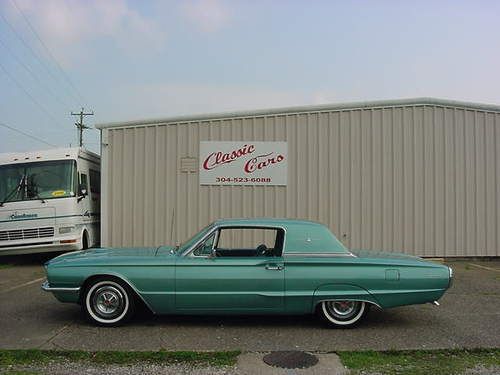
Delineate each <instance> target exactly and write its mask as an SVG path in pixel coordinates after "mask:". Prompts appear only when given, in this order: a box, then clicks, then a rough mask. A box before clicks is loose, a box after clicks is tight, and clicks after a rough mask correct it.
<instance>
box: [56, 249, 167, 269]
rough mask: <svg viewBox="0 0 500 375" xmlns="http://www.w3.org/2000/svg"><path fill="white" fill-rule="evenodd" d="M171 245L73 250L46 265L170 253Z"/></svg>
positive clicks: (146, 256)
mask: <svg viewBox="0 0 500 375" xmlns="http://www.w3.org/2000/svg"><path fill="white" fill-rule="evenodd" d="M172 249H173V247H171V246H161V247H131V248H99V249H89V250H80V251H73V252H71V253H66V254H62V255H59V256H58V257H55V258H53V259H51V260H49V261H48V262H47V263H46V265H49V264H50V265H54V264H59V263H67V262H72V261H85V260H88V261H92V260H102V259H110V260H111V259H118V258H130V257H135V258H150V257H154V256H156V255H165V254H169V253H170V250H172Z"/></svg>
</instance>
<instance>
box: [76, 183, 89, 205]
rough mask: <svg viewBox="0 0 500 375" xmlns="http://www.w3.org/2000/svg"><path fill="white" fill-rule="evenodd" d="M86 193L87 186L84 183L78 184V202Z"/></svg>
mask: <svg viewBox="0 0 500 375" xmlns="http://www.w3.org/2000/svg"><path fill="white" fill-rule="evenodd" d="M87 195H88V193H87V188H86V187H85V185H80V186H79V187H78V202H80V201H81V200H82V199H83V198H85V197H86V196H87Z"/></svg>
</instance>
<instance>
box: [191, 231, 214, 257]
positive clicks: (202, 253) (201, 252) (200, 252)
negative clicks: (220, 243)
mask: <svg viewBox="0 0 500 375" xmlns="http://www.w3.org/2000/svg"><path fill="white" fill-rule="evenodd" d="M214 239H215V233H213V234H212V235H211V236H210V237H208V238H207V239H206V240H205V241H204V242H202V243H201V244H199V245H198V247H197V248H196V249H194V250H193V252H192V253H191V254H192V255H193V256H196V257H206V256H209V255H210V254H211V253H212V248H213V246H214Z"/></svg>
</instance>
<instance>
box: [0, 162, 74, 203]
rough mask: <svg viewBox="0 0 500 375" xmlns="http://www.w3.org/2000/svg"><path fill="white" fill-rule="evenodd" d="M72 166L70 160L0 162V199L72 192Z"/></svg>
mask: <svg viewBox="0 0 500 375" xmlns="http://www.w3.org/2000/svg"><path fill="white" fill-rule="evenodd" d="M75 170H76V162H75V161H74V160H57V161H42V162H33V163H20V164H4V165H0V202H17V201H25V200H39V199H44V200H45V199H55V198H65V197H71V196H75V195H76V194H75V189H74V186H75V181H74V178H75V174H74V171H75Z"/></svg>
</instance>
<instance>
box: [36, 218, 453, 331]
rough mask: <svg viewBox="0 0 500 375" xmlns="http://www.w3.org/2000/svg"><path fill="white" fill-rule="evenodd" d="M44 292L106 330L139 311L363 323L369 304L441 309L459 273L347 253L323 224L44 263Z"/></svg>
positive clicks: (286, 223) (397, 257)
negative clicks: (426, 305) (285, 316)
mask: <svg viewBox="0 0 500 375" xmlns="http://www.w3.org/2000/svg"><path fill="white" fill-rule="evenodd" d="M45 269H46V273H47V281H45V282H44V283H43V285H42V289H44V290H46V291H49V292H52V293H53V294H54V296H55V297H56V298H57V299H58V300H59V301H61V302H73V303H78V304H80V305H81V306H82V310H83V312H84V314H85V315H86V316H87V318H88V319H89V320H90V321H92V322H94V323H96V324H98V325H105V326H112V325H119V324H122V323H124V322H125V321H127V320H128V319H129V318H130V317H131V316H132V315H133V313H134V309H135V307H136V306H137V305H138V304H144V305H145V306H147V307H148V308H149V309H150V310H151V311H152V312H153V313H155V314H311V313H315V312H316V313H318V315H320V316H321V317H322V318H323V320H324V321H325V322H326V323H327V324H328V325H331V326H337V327H348V326H353V325H355V324H356V323H358V322H359V321H360V320H361V319H362V318H363V317H364V316H365V315H366V313H367V311H368V309H369V307H370V306H372V305H375V306H378V307H379V308H383V309H385V308H390V307H395V306H403V305H411V304H422V303H428V302H430V303H432V302H434V303H436V304H437V302H436V301H437V300H438V299H439V298H441V296H442V295H443V294H444V292H445V291H446V290H447V289H448V288H449V287H450V285H451V282H452V275H453V274H452V269H451V268H449V267H447V266H445V265H442V264H437V263H433V262H429V261H426V260H423V259H421V258H418V257H415V256H410V255H404V254H396V253H384V252H376V251H363V250H348V249H347V248H346V247H345V246H343V245H342V243H341V242H340V241H338V240H337V238H336V237H335V236H334V235H333V233H332V232H331V231H330V230H329V229H328V228H327V227H326V226H324V225H322V224H319V223H315V222H311V221H303V220H288V219H228V220H219V221H216V222H214V223H212V224H210V225H208V226H207V227H205V228H204V229H202V230H201V231H200V232H198V233H197V234H195V235H194V236H193V237H192V238H191V239H189V240H187V241H186V242H185V243H184V244H182V245H180V246H177V247H168V246H160V247H150V248H123V249H120V248H116V249H113V248H109V249H91V250H84V251H76V252H73V253H68V254H63V255H60V256H58V257H56V258H54V259H51V260H50V261H48V262H47V263H46V264H45Z"/></svg>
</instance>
